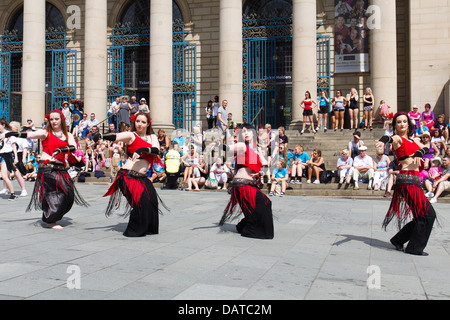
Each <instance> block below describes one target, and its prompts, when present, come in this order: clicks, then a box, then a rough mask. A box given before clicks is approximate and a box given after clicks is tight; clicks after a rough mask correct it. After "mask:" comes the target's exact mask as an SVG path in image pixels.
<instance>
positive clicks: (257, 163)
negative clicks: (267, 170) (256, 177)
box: [236, 145, 262, 172]
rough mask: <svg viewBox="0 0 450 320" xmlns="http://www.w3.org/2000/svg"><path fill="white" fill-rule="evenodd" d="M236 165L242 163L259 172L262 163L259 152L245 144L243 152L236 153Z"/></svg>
mask: <svg viewBox="0 0 450 320" xmlns="http://www.w3.org/2000/svg"><path fill="white" fill-rule="evenodd" d="M236 165H237V166H238V165H244V166H246V167H247V168H249V169H251V170H253V171H255V172H259V171H261V167H262V163H261V158H260V157H259V154H257V153H256V152H255V151H253V150H252V149H250V148H249V146H248V145H246V150H245V153H241V154H238V155H237V157H236Z"/></svg>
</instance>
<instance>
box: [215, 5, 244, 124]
mask: <svg viewBox="0 0 450 320" xmlns="http://www.w3.org/2000/svg"><path fill="white" fill-rule="evenodd" d="M219 19H220V39H219V46H220V53H219V72H220V76H219V82H220V83H219V102H220V104H221V105H222V101H223V100H228V106H227V110H228V112H231V113H232V114H233V120H235V121H236V122H237V123H242V122H243V114H242V106H243V105H242V99H243V94H242V71H243V68H242V0H220V18H219Z"/></svg>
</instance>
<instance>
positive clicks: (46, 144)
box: [42, 132, 76, 163]
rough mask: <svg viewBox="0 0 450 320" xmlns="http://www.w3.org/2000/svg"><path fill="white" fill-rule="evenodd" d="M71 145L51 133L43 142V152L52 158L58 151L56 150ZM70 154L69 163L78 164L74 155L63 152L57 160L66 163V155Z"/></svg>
mask: <svg viewBox="0 0 450 320" xmlns="http://www.w3.org/2000/svg"><path fill="white" fill-rule="evenodd" d="M68 146H69V143H68V142H67V141H64V140H61V139H59V138H58V137H57V136H55V135H54V134H53V133H51V132H49V133H48V135H47V138H45V139H44V140H42V151H44V152H45V153H46V154H48V155H49V156H52V155H53V153H54V152H55V151H56V149H59V148H64V147H68ZM67 153H68V154H69V159H68V160H69V162H70V163H76V160H75V158H74V157H73V155H72V154H71V153H69V152H61V153H59V154H58V155H57V156H56V158H55V159H56V160H59V161H61V162H65V160H66V154H67Z"/></svg>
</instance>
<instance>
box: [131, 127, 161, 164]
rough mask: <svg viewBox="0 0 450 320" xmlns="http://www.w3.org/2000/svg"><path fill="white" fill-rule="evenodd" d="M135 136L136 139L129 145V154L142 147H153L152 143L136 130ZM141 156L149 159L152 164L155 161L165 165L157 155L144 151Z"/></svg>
mask: <svg viewBox="0 0 450 320" xmlns="http://www.w3.org/2000/svg"><path fill="white" fill-rule="evenodd" d="M134 136H135V139H134V141H133V143H131V144H129V145H128V153H129V154H133V153H135V152H136V151H137V150H138V149H140V148H151V147H152V145H151V144H150V143H148V142H147V141H145V140H143V139H142V138H141V137H139V136H138V135H137V134H136V133H135V132H134ZM141 158H142V159H145V160H147V161H148V162H149V163H150V164H151V165H152V166H153V164H154V163H157V164H159V165H161V166H164V165H163V163H162V162H161V160H160V159H159V157H158V156H157V155H152V154H146V153H144V154H142V155H141Z"/></svg>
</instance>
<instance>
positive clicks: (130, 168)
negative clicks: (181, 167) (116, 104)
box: [103, 112, 162, 237]
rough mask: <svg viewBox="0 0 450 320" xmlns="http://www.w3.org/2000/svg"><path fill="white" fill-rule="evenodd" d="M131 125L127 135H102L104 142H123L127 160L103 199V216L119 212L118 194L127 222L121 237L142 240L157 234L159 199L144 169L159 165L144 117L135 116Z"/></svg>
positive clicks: (156, 148) (155, 143) (155, 139)
mask: <svg viewBox="0 0 450 320" xmlns="http://www.w3.org/2000/svg"><path fill="white" fill-rule="evenodd" d="M131 122H132V124H131V125H132V131H131V132H121V133H111V134H105V135H103V139H104V140H108V141H114V142H123V143H124V145H125V146H126V147H127V150H128V156H129V159H128V161H127V162H126V163H125V165H124V166H122V168H121V170H120V171H119V172H118V173H117V176H116V179H115V181H114V182H113V184H112V185H111V186H110V188H109V190H108V192H107V193H106V194H105V195H104V196H105V197H106V196H111V198H110V200H109V204H108V207H107V210H106V216H110V215H111V214H112V212H113V210H117V209H119V207H120V201H121V198H122V196H121V194H122V195H123V196H124V197H125V198H126V200H127V203H128V205H127V210H126V213H125V214H124V215H125V216H128V215H129V216H130V219H129V222H128V226H127V229H126V230H125V232H124V233H123V234H124V236H126V237H142V236H145V235H146V234H158V233H159V209H158V202H159V197H158V195H157V193H156V191H155V188H154V187H153V184H152V182H151V181H150V180H149V179H148V177H147V169H148V168H149V167H153V163H159V164H160V165H162V163H161V160H160V159H159V157H158V154H159V142H158V137H157V136H156V135H155V134H154V133H153V129H152V125H151V124H152V121H151V119H150V116H149V115H148V113H144V112H138V113H136V115H134V116H132V117H131Z"/></svg>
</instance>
